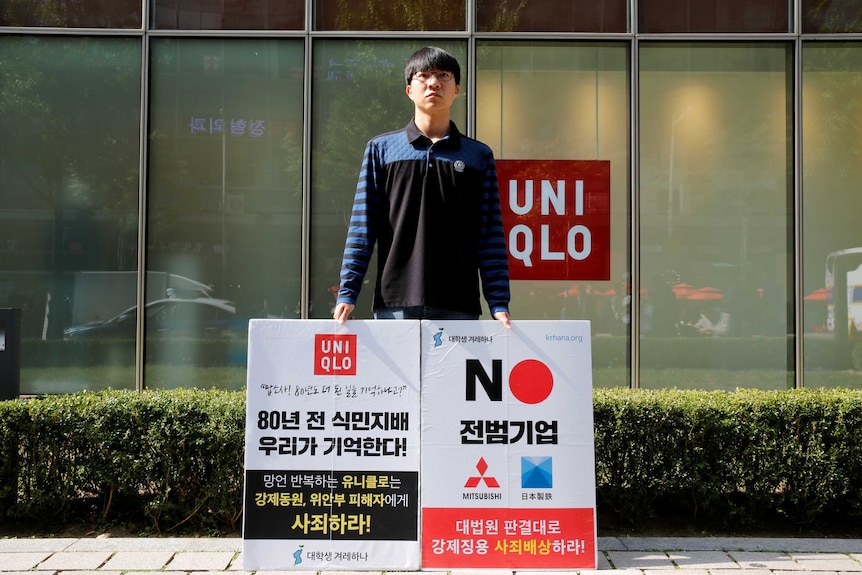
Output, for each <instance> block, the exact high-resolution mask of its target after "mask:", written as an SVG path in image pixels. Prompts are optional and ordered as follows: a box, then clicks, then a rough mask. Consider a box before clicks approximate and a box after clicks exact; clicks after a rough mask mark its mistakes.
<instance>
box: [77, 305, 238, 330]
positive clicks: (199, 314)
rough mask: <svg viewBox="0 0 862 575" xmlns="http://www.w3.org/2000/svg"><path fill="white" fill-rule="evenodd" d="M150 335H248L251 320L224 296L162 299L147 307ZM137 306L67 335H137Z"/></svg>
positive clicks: (84, 325)
mask: <svg viewBox="0 0 862 575" xmlns="http://www.w3.org/2000/svg"><path fill="white" fill-rule="evenodd" d="M144 310H145V313H146V317H145V319H144V330H145V334H146V336H147V337H194V338H234V337H244V335H245V331H246V329H247V322H246V321H242V320H240V318H238V317H237V315H236V306H235V305H234V304H233V302H230V301H228V300H223V299H213V298H194V299H176V298H168V299H160V300H155V301H152V302H150V303H148V304H147V305H146V306H145V307H144ZM136 316H137V306H133V307H130V308H129V309H127V310H126V311H124V312H122V313H120V314H118V315H116V316H114V317H112V318H111V319H108V320H105V321H97V322H92V323H87V324H83V325H76V326H72V327H68V328H66V329H65V330H63V337H64V338H66V339H85V338H86V339H134V338H135V322H136Z"/></svg>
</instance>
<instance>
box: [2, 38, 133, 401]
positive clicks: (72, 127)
mask: <svg viewBox="0 0 862 575" xmlns="http://www.w3.org/2000/svg"><path fill="white" fill-rule="evenodd" d="M140 59H141V53H140V40H139V39H125V38H109V37H97V38H93V37H83V36H82V37H76V38H61V37H53V36H51V37H49V36H43V37H31V36H3V37H0V76H2V77H3V80H2V81H0V190H2V192H0V307H13V308H20V309H21V310H22V313H21V315H22V339H23V341H22V356H21V357H22V358H25V359H24V364H23V365H22V374H21V391H22V393H24V394H30V393H55V392H58V391H62V390H64V389H66V388H65V386H67V385H68V384H69V381H68V380H67V379H66V378H67V376H68V375H69V374H66V373H61V372H60V370H57V369H56V368H65V367H68V362H69V361H81V359H80V358H84V357H85V358H86V359H84V360H83V362H84V363H85V364H86V366H85V367H86V368H88V369H89V368H93V369H92V371H93V373H92V376H91V377H90V380H89V381H88V382H87V383H86V384H85V385H86V387H88V388H89V387H91V386H94V387H102V386H106V385H109V384H110V385H113V386H114V387H122V386H124V385H125V386H128V387H133V386H134V373H133V371H129V372H128V373H126V376H127V377H126V378H125V379H119V380H117V379H114V377H115V376H116V373H109V371H110V369H108V367H109V365H110V366H124V367H126V366H133V365H134V342H133V341H131V342H123V344H122V345H116V346H114V347H113V348H112V349H110V350H108V349H107V347H105V346H95V347H92V348H87V349H86V352H83V353H78V355H79V356H80V357H79V358H74V356H75V354H74V353H57V352H56V350H58V349H62V348H61V347H51V348H47V347H45V346H46V345H55V344H59V343H61V342H60V340H62V339H63V337H64V330H65V329H67V328H70V327H72V326H74V325H81V324H86V323H89V322H93V321H97V320H104V319H107V318H110V317H112V316H113V315H116V314H117V313H120V312H122V311H123V310H125V309H127V308H129V307H131V306H132V305H134V303H135V294H136V290H135V277H136V267H137V240H136V238H137V233H138V229H137V220H138V213H137V205H138V179H139V172H138V164H139V156H140V144H139V140H140V132H139V130H138V126H139V122H140V106H141V97H140V94H141V83H140V77H141V76H140ZM89 271H99V272H103V273H102V274H100V280H99V281H100V282H101V280H102V279H104V280H105V283H99V284H93V283H92V282H91V281H90V279H91V277H93V276H92V274H90V275H88V274H87V273H85V272H89ZM108 278H112V279H110V280H108ZM127 279H128V280H130V281H127ZM97 294H98V297H96V296H97ZM69 345H71V344H69ZM73 349H77V348H73ZM51 350H54V351H51ZM28 357H50V358H51V359H50V361H49V362H48V365H47V366H45V367H47V368H48V369H41V368H39V369H37V368H35V366H32V365H27V363H26V362H27V360H26V358H28ZM51 362H59V363H54V364H53V365H51ZM51 367H53V368H54V369H53V371H52V370H51V369H50V368H51ZM102 368H104V369H102ZM130 369H131V368H130ZM57 374H60V375H59V378H61V380H59V381H58V377H57ZM78 389H81V387H79V388H78Z"/></svg>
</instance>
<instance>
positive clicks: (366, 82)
mask: <svg viewBox="0 0 862 575" xmlns="http://www.w3.org/2000/svg"><path fill="white" fill-rule="evenodd" d="M424 45H425V44H424V43H416V42H403V41H384V40H324V41H320V42H318V43H316V44H315V48H314V81H315V83H314V86H313V89H312V106H311V109H312V158H311V178H312V179H311V188H312V201H311V287H310V290H311V292H310V293H311V309H309V316H310V317H312V318H331V317H332V308H333V306H334V305H335V295H336V292H337V291H338V282H339V273H340V270H341V260H342V255H343V253H344V241H345V239H346V238H347V226H348V224H349V222H350V213H351V210H352V208H353V196H354V193H355V191H356V184H357V180H358V178H359V169H360V167H361V165H362V158H363V154H364V152H365V146H366V144H367V143H368V141H369V140H370V139H371V138H373V137H374V136H376V135H378V134H381V133H383V132H387V131H390V130H395V129H398V128H401V127H403V126H405V125H406V124H407V122H409V121H410V119H411V118H412V117H413V104H412V103H411V101H410V100H409V99H408V98H407V95H406V94H405V83H404V65H405V64H406V63H407V59H408V58H409V57H410V55H411V54H412V53H413V52H414V51H416V50H418V49H419V48H421V47H422V46H424ZM435 45H437V46H440V47H441V48H443V49H445V50H448V51H449V52H451V53H452V54H453V55H454V56H455V58H457V59H458V63H459V64H460V65H461V94H460V95H459V96H458V98H457V99H456V100H455V103H454V105H453V107H452V120H453V121H454V122H455V124H456V125H457V126H458V128H459V129H460V130H461V131H462V132H464V133H466V132H467V111H466V110H467V108H466V102H467V98H468V97H469V95H468V91H467V69H468V66H467V58H466V53H467V46H466V43H464V42H436V41H435ZM375 257H376V256H375ZM375 277H376V267H375V266H374V258H372V263H371V268H370V269H369V270H368V272H367V274H366V288H365V289H363V290H362V291H361V293H360V295H359V300H358V301H357V302H356V312H355V317H356V318H358V319H370V318H371V317H372V313H371V299H372V296H373V295H374V293H373V292H374V288H373V285H374V278H375Z"/></svg>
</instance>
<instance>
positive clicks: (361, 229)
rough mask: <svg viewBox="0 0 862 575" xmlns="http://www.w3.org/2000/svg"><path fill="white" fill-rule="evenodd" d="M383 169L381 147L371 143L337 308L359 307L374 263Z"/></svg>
mask: <svg viewBox="0 0 862 575" xmlns="http://www.w3.org/2000/svg"><path fill="white" fill-rule="evenodd" d="M379 166H380V161H379V155H378V153H377V147H376V146H375V145H374V142H373V141H371V142H369V143H368V146H367V147H366V148H365V156H364V158H363V160H362V168H361V169H360V171H359V183H358V184H357V186H356V194H355V196H354V198H353V211H352V212H351V214H350V225H349V227H348V229H347V240H346V241H345V244H344V256H343V259H342V262H341V279H340V284H339V289H338V296H337V298H336V300H335V303H336V304H339V303H349V304H352V305H355V304H356V300H357V298H358V297H359V290H360V289H361V288H362V281H363V280H364V278H365V273H366V272H367V271H368V265H369V263H370V262H371V254H372V252H373V250H374V244H375V242H376V241H377V230H378V223H379V221H380V194H379V191H378V182H379V181H380V180H379V178H378V177H377V176H378V170H379Z"/></svg>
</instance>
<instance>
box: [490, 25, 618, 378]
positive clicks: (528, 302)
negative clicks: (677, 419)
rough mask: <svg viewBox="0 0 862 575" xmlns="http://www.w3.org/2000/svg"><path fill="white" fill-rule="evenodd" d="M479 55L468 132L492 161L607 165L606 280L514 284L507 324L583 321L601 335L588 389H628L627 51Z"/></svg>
mask: <svg viewBox="0 0 862 575" xmlns="http://www.w3.org/2000/svg"><path fill="white" fill-rule="evenodd" d="M477 53H478V59H477V63H476V64H477V72H476V75H477V78H476V98H477V122H476V125H477V128H476V132H477V136H478V138H479V139H480V140H482V141H483V142H485V143H486V144H488V145H489V146H491V148H492V149H493V150H494V156H495V157H496V158H497V159H523V160H608V161H610V165H611V236H612V238H613V242H612V246H611V278H612V279H611V281H598V282H565V281H524V280H521V281H514V282H512V305H511V309H512V314H513V317H514V318H522V319H589V320H591V321H592V331H593V333H594V334H601V335H602V336H603V337H602V338H601V339H597V338H594V339H593V345H594V349H596V350H598V349H601V350H602V351H601V352H597V353H594V355H593V357H594V361H595V362H596V363H595V364H594V366H593V367H594V383H595V384H596V385H600V386H608V385H622V386H628V385H629V377H628V369H627V366H626V365H627V364H626V361H625V358H626V356H627V354H628V351H627V350H628V348H629V339H628V325H627V324H626V323H625V322H624V316H625V311H624V309H623V308H624V306H625V303H624V301H625V298H626V296H627V293H626V290H625V286H624V284H625V281H626V277H627V270H628V269H629V250H628V245H629V242H628V240H627V239H626V238H627V236H628V234H629V224H628V221H629V220H628V205H629V200H628V197H629V195H628V194H629V192H628V180H629V178H628V170H629V162H628V153H627V152H628V149H629V144H628V142H629V136H628V134H629V132H628V121H629V112H628V110H629V98H628V94H629V83H628V71H627V70H628V52H627V48H626V45H625V44H612V43H562V42H547V43H543V42H522V43H498V42H489V43H481V44H479V45H478V46H477ZM503 199H504V201H505V197H504V198H503ZM605 360H606V361H605Z"/></svg>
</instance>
